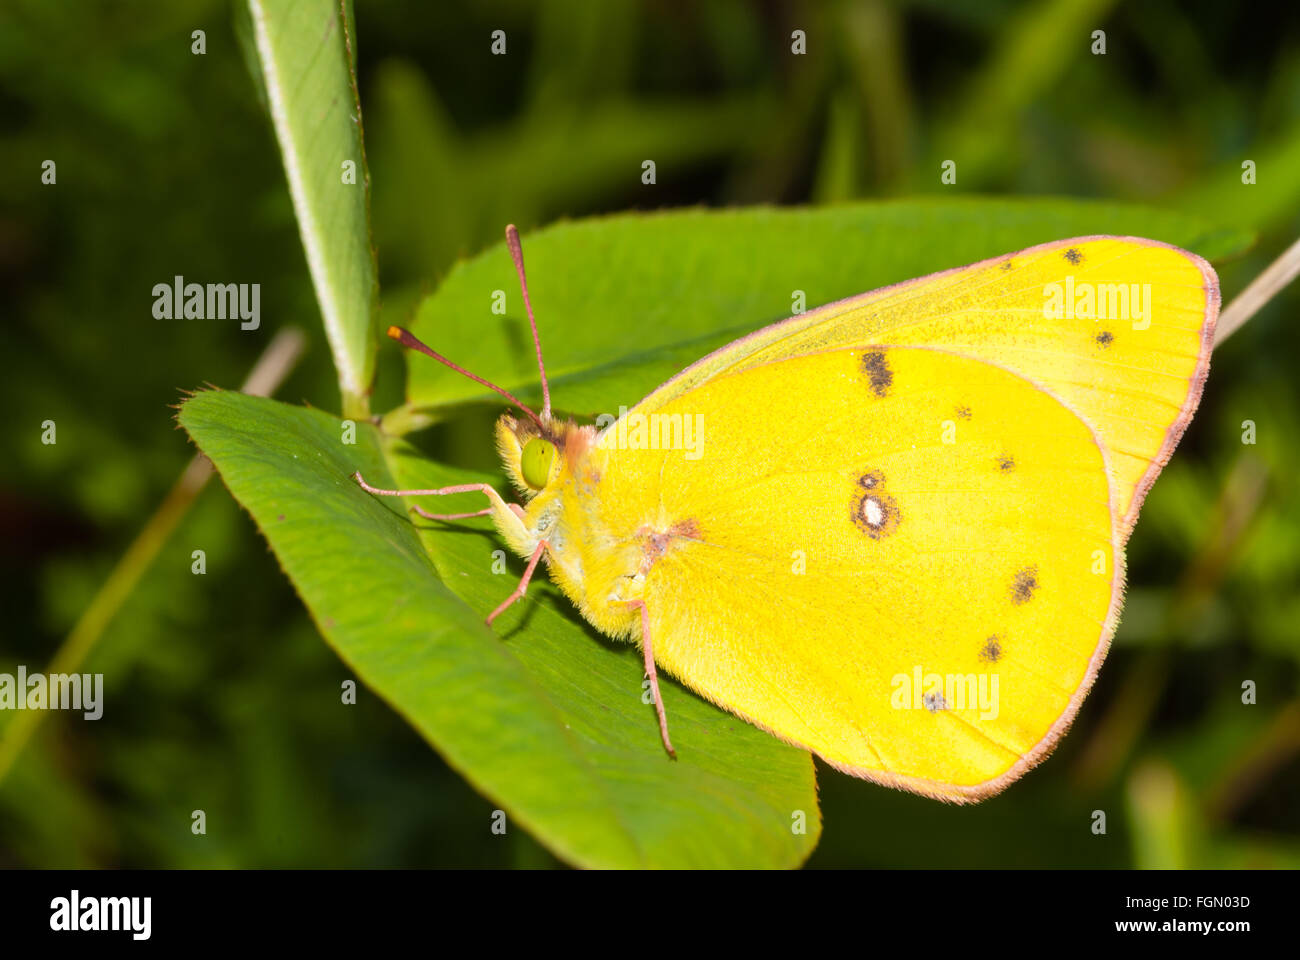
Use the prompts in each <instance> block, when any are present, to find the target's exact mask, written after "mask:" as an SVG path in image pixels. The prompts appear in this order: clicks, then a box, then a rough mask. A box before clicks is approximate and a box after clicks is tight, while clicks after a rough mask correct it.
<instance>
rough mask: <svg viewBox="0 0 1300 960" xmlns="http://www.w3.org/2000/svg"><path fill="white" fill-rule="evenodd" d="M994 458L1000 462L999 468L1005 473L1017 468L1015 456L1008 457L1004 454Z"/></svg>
mask: <svg viewBox="0 0 1300 960" xmlns="http://www.w3.org/2000/svg"><path fill="white" fill-rule="evenodd" d="M994 459H996V460H997V462H998V469H999V470H1001V471H1002V472H1003V473H1010V472H1011V471H1012V470H1014V469H1016V461H1015V458H1014V457H1008V456H1007V455H1006V454H1003V455H1002V456H1000V457H995V458H994Z"/></svg>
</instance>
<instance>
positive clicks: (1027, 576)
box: [1011, 567, 1038, 604]
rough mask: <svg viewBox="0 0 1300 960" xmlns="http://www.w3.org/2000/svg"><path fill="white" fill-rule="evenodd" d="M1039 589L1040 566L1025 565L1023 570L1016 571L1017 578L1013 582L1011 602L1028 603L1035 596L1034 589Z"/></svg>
mask: <svg viewBox="0 0 1300 960" xmlns="http://www.w3.org/2000/svg"><path fill="white" fill-rule="evenodd" d="M1037 589H1038V568H1037V567H1025V568H1024V569H1023V570H1019V571H1017V572H1016V579H1015V580H1014V581H1013V582H1012V584H1011V602H1012V603H1015V604H1021V603H1028V602H1029V601H1030V600H1032V599H1033V598H1034V591H1035V590H1037Z"/></svg>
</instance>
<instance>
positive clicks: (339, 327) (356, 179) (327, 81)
mask: <svg viewBox="0 0 1300 960" xmlns="http://www.w3.org/2000/svg"><path fill="white" fill-rule="evenodd" d="M351 7H352V5H351V3H350V2H346V3H339V2H338V0H299V2H297V3H270V2H266V0H248V13H249V21H250V23H251V34H252V40H253V47H254V49H255V50H256V52H257V59H258V64H259V66H260V68H261V79H262V84H261V87H262V89H263V92H264V93H265V99H266V104H267V107H268V110H269V112H270V114H271V123H272V125H273V126H274V128H275V136H276V140H277V141H278V142H279V144H280V154H281V156H282V158H283V160H284V173H285V179H286V180H287V181H288V184H289V194H290V196H291V197H292V198H293V208H294V212H295V213H296V214H297V217H298V232H299V234H300V235H301V237H302V246H303V251H304V252H305V253H306V256H307V267H308V269H309V270H310V271H311V279H312V284H313V286H314V287H315V289H316V300H317V302H318V303H319V304H320V311H321V319H322V321H323V322H324V324H325V335H326V337H327V339H328V340H329V345H330V350H331V351H332V352H333V354H334V365H335V367H336V368H337V370H338V377H339V390H340V392H341V393H342V397H343V411H344V414H345V415H347V416H353V417H360V416H364V415H365V414H366V413H367V412H368V405H367V395H368V393H369V390H370V381H371V377H372V375H373V373H374V363H375V333H374V329H373V325H372V322H371V317H372V316H373V314H374V308H375V304H376V302H377V298H378V293H379V287H378V280H377V278H376V267H375V254H374V249H373V247H372V246H371V243H370V176H369V174H368V172H367V169H366V156H365V150H364V148H363V146H362V139H361V105H360V101H359V100H358V97H357V88H356V79H355V68H356V33H355V30H354V28H353V25H352V14H351ZM348 165H350V166H348ZM349 173H350V176H348V175H346V174H349ZM348 180H350V181H351V182H348Z"/></svg>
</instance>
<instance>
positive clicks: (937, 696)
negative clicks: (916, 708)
mask: <svg viewBox="0 0 1300 960" xmlns="http://www.w3.org/2000/svg"><path fill="white" fill-rule="evenodd" d="M921 699H922V701H923V702H924V703H925V709H927V710H929V711H930V712H931V713H938V712H939V711H940V710H947V709H948V701H947V700H945V699H944V698H943V694H942V693H927V694H926V695H925V696H924V697H922V698H921Z"/></svg>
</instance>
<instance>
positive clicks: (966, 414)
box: [956, 407, 970, 420]
mask: <svg viewBox="0 0 1300 960" xmlns="http://www.w3.org/2000/svg"><path fill="white" fill-rule="evenodd" d="M956 414H957V418H958V419H959V420H969V419H970V407H958V408H957V409H956Z"/></svg>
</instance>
